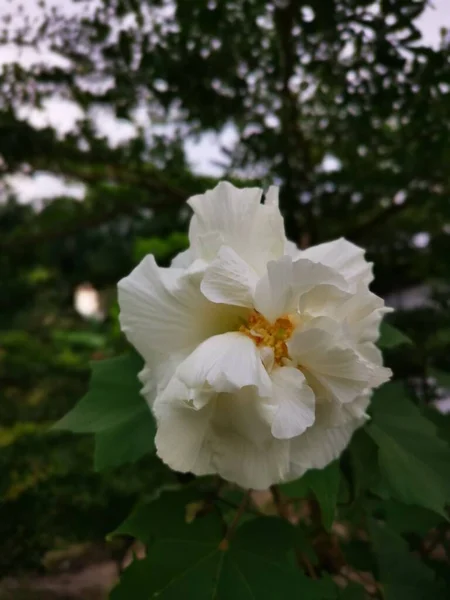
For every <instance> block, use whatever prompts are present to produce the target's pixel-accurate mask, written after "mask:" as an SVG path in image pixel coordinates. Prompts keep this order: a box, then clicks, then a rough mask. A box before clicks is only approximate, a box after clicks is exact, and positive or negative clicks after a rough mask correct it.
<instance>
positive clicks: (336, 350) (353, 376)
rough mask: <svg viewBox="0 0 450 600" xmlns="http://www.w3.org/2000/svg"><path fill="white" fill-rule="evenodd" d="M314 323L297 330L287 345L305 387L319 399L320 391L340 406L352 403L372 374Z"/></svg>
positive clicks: (356, 356)
mask: <svg viewBox="0 0 450 600" xmlns="http://www.w3.org/2000/svg"><path fill="white" fill-rule="evenodd" d="M317 321H319V322H320V321H322V322H324V320H323V319H314V320H313V321H311V322H310V323H309V324H308V327H307V328H305V329H303V330H297V331H295V332H294V335H293V336H292V337H291V339H290V340H288V342H287V346H288V349H289V355H290V356H291V358H292V359H293V360H294V361H295V362H296V363H297V364H298V365H300V366H301V367H302V370H303V371H304V373H305V374H306V378H307V379H308V383H309V384H310V385H311V386H312V387H313V389H314V390H315V392H316V393H317V394H319V395H322V394H321V390H320V389H319V390H318V389H317V388H316V386H317V384H319V386H320V387H322V388H323V390H324V391H325V392H326V396H329V395H330V394H331V395H332V396H333V397H334V398H336V400H338V401H339V402H351V401H352V400H354V399H355V398H356V396H358V395H360V394H361V393H362V392H363V391H364V390H365V389H366V388H367V387H368V386H369V381H370V378H371V375H372V370H371V368H370V366H369V365H368V363H367V362H366V361H364V360H363V358H362V357H360V356H359V355H358V353H357V352H356V351H355V350H354V349H353V348H351V347H349V346H346V345H345V340H342V341H340V340H339V339H338V338H336V336H334V335H333V334H332V333H330V331H326V330H325V329H321V328H319V327H318V326H315V325H316V322H317Z"/></svg>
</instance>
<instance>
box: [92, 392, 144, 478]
mask: <svg viewBox="0 0 450 600" xmlns="http://www.w3.org/2000/svg"><path fill="white" fill-rule="evenodd" d="M155 433H156V428H155V422H154V420H153V418H152V416H151V414H150V411H149V409H148V406H147V405H146V404H145V402H144V403H143V407H142V410H141V411H139V412H136V413H134V414H133V415H132V417H131V418H130V419H127V420H124V421H122V423H120V424H119V425H116V426H115V427H111V428H110V429H107V430H105V431H100V432H99V433H96V434H95V451H94V468H95V470H96V471H102V470H103V469H109V468H112V467H117V466H119V465H123V464H124V463H131V462H135V461H137V460H138V459H139V458H141V457H142V456H144V455H145V454H148V453H150V452H153V451H154V450H155Z"/></svg>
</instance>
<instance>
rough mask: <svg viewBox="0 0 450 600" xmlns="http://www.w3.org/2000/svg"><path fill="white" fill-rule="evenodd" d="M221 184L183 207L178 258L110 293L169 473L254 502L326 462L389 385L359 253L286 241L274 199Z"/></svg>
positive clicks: (341, 243)
mask: <svg viewBox="0 0 450 600" xmlns="http://www.w3.org/2000/svg"><path fill="white" fill-rule="evenodd" d="M261 196H262V191H261V190H260V189H257V188H249V189H237V188H235V187H234V186H232V185H231V184H229V183H220V184H219V185H218V186H217V187H216V188H215V189H214V190H212V191H209V192H206V194H204V195H200V196H194V197H193V198H191V199H190V200H189V204H190V206H191V207H192V209H193V210H194V216H193V217H192V220H191V225H190V230H189V239H190V248H189V249H188V250H187V251H185V252H183V253H181V254H180V255H178V256H177V257H176V258H175V260H174V261H173V263H172V266H171V267H170V268H159V267H158V266H157V265H156V263H155V260H154V258H153V256H147V257H146V258H145V259H144V260H143V261H142V262H141V264H140V265H139V266H138V267H136V269H134V271H133V272H132V273H131V274H130V275H129V276H128V277H126V278H125V279H122V281H120V283H119V303H120V307H121V314H120V322H121V326H122V329H123V331H124V332H125V334H126V336H127V337H128V339H129V340H130V342H131V343H132V344H133V345H134V346H135V348H136V349H137V350H138V352H139V353H140V354H141V355H142V357H143V358H144V360H145V363H146V367H145V369H144V371H143V372H142V373H141V375H140V378H141V380H142V382H143V384H144V388H143V394H144V395H145V397H146V399H147V401H148V403H149V405H150V407H151V409H152V411H153V414H154V415H155V417H156V421H157V426H158V429H157V435H156V447H157V451H158V454H159V456H160V457H161V458H162V460H163V461H165V462H166V463H167V464H168V465H169V466H170V467H171V468H173V469H175V470H177V471H182V472H187V471H191V472H193V473H196V474H198V475H204V474H208V473H218V474H219V475H221V476H222V477H223V478H224V479H227V480H229V481H233V482H236V483H238V484H239V485H241V486H243V487H246V488H253V489H264V488H267V487H269V486H270V485H272V484H274V483H277V482H281V481H286V480H290V479H294V478H296V477H299V476H300V475H302V474H303V473H304V472H305V471H306V470H308V469H310V468H321V467H324V466H325V465H327V464H328V463H329V462H330V461H332V460H334V459H335V458H337V457H338V456H339V455H340V453H341V452H342V451H343V450H344V448H345V447H346V446H347V444H348V442H349V440H350V438H351V436H352V434H353V432H354V431H355V429H356V428H358V427H359V426H360V425H362V424H363V423H364V421H365V419H366V418H367V415H366V412H365V411H366V408H367V406H368V404H369V400H370V395H371V391H372V389H373V388H375V387H376V386H378V385H380V384H381V383H383V382H385V381H386V380H388V379H389V377H390V371H389V370H388V369H385V368H383V366H382V358H381V354H380V352H379V351H378V349H377V348H376V346H375V343H374V342H376V340H377V337H378V331H379V325H380V322H381V319H382V317H383V314H384V313H385V312H387V310H388V309H386V308H385V307H384V302H383V300H381V299H380V298H378V297H377V296H375V295H374V294H373V293H371V292H370V291H369V287H368V285H369V283H370V281H371V280H372V267H371V264H370V263H368V262H366V260H365V259H364V251H363V250H362V249H361V248H358V247H357V246H355V245H353V244H351V243H350V242H348V241H346V240H344V239H339V240H337V241H334V242H329V243H326V244H321V245H319V246H315V247H312V248H309V249H307V250H304V251H300V250H298V249H297V248H296V246H295V245H294V244H292V243H291V242H288V241H287V240H286V237H285V233H284V225H283V220H282V217H281V214H280V212H279V209H278V191H277V189H276V188H273V187H272V188H270V189H269V191H268V192H267V194H266V197H265V203H264V204H261V203H260V201H261Z"/></svg>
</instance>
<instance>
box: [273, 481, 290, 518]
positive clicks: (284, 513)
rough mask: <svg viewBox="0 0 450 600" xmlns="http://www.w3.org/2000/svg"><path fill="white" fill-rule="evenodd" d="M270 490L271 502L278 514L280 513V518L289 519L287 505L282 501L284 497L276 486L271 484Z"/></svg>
mask: <svg viewBox="0 0 450 600" xmlns="http://www.w3.org/2000/svg"><path fill="white" fill-rule="evenodd" d="M270 491H271V492H272V495H273V502H274V504H275V506H276V509H277V511H278V514H279V515H280V517H281V518H282V519H286V521H289V512H288V509H289V505H288V504H287V503H286V502H285V501H284V498H283V496H282V494H281V492H280V490H279V488H278V486H277V485H272V486H271V487H270Z"/></svg>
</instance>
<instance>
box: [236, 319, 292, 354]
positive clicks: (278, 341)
mask: <svg viewBox="0 0 450 600" xmlns="http://www.w3.org/2000/svg"><path fill="white" fill-rule="evenodd" d="M239 331H240V332H241V333H244V334H245V335H247V336H248V337H249V338H251V339H252V340H253V341H254V342H255V344H256V345H257V346H267V347H269V348H272V350H273V354H274V359H275V362H276V363H277V364H281V361H282V359H283V358H289V352H288V347H287V345H286V341H287V340H288V339H289V338H290V337H291V335H292V332H293V331H294V324H293V323H292V321H291V320H290V319H289V317H287V316H285V317H280V318H279V319H277V320H276V321H274V322H273V323H270V322H269V321H268V320H267V319H266V318H265V317H263V316H262V314H260V313H259V312H258V311H257V310H253V311H252V312H251V313H250V316H249V318H248V321H247V323H246V324H245V325H241V326H240V327H239Z"/></svg>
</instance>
